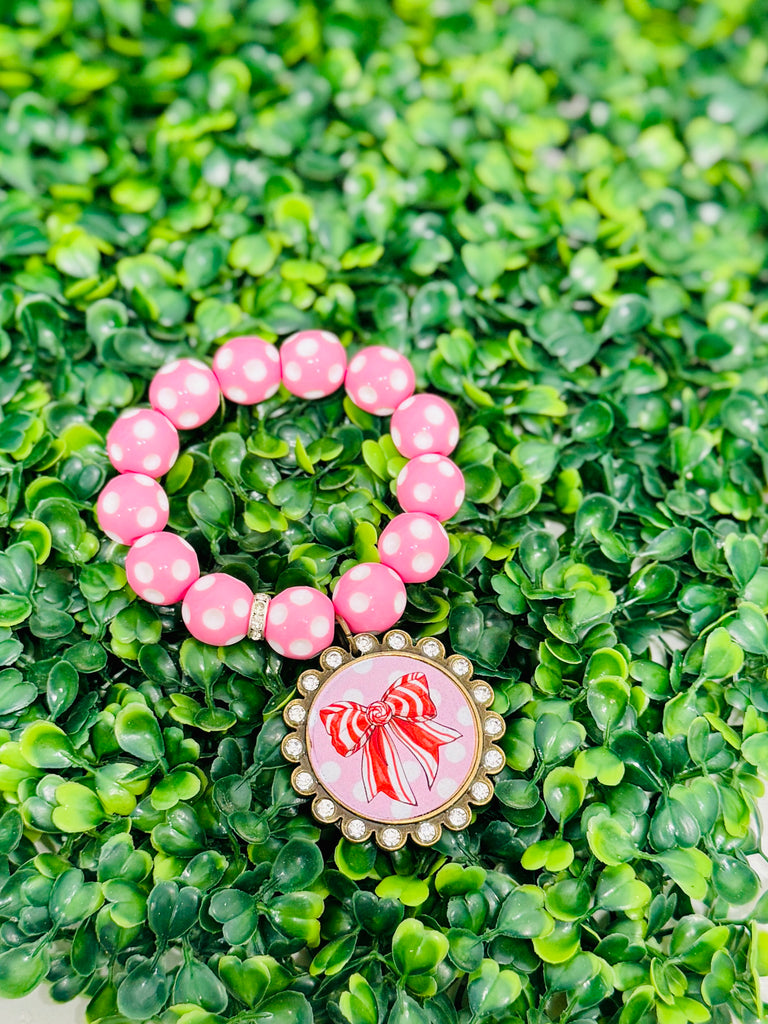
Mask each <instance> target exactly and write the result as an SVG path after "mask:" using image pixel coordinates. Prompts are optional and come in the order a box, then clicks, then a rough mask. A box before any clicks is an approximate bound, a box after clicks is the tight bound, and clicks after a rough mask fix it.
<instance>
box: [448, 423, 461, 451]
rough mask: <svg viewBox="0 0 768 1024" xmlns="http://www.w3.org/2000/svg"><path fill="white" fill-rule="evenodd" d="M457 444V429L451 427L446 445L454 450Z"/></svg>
mask: <svg viewBox="0 0 768 1024" xmlns="http://www.w3.org/2000/svg"><path fill="white" fill-rule="evenodd" d="M458 443H459V428H458V427H451V432H450V433H449V434H448V444H449V445H450V446H451V448H455V447H456V445H457V444H458Z"/></svg>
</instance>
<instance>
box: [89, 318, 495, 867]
mask: <svg viewBox="0 0 768 1024" xmlns="http://www.w3.org/2000/svg"><path fill="white" fill-rule="evenodd" d="M342 382H343V383H344V387H345V388H346V392H347V395H348V396H349V398H350V399H351V401H352V402H353V403H354V404H355V405H357V406H358V407H359V408H360V409H363V410H364V411H365V412H369V413H373V414H374V415H376V416H390V415H391V417H392V419H391V423H390V431H391V435H392V440H393V443H394V445H395V447H396V448H397V450H398V452H400V454H401V455H403V456H404V457H405V458H406V459H408V462H407V464H406V465H405V467H404V468H403V470H402V471H401V472H400V474H399V476H398V478H397V498H398V501H399V503H400V506H401V507H402V509H403V512H402V513H401V514H399V515H396V516H395V517H394V518H393V519H392V521H391V522H390V523H389V524H388V526H387V527H386V528H385V529H384V530H383V531H382V533H381V535H380V536H379V539H378V551H379V557H380V559H381V560H380V562H362V563H360V564H358V565H355V566H353V567H352V568H350V569H348V570H347V571H346V572H345V573H344V574H343V575H342V576H341V577H340V579H339V580H338V582H337V584H336V587H335V589H334V591H333V599H332V600H331V599H329V598H328V597H327V596H326V595H325V594H323V593H322V592H321V591H320V590H317V589H316V588H314V587H306V586H298V587H288V588H287V589H286V590H283V591H282V592H281V593H279V594H277V595H275V596H274V597H270V596H269V595H268V594H263V593H258V594H254V593H253V592H252V591H251V590H250V588H249V587H248V586H247V585H246V584H245V583H244V582H242V581H241V580H238V579H236V578H235V577H233V576H230V575H228V574H227V573H210V574H209V575H205V576H200V567H199V563H198V560H197V555H196V553H195V551H194V549H193V548H192V546H191V545H190V544H189V543H188V542H187V541H186V540H184V539H183V538H182V537H179V536H178V535H176V534H174V533H170V532H168V531H166V530H165V526H166V525H167V523H168V516H169V504H168V498H167V495H166V493H165V491H164V490H163V488H162V487H161V486H160V484H159V483H158V482H157V477H160V476H162V475H163V474H165V473H167V472H168V471H169V470H170V468H171V467H172V466H173V464H174V463H175V461H176V458H177V457H178V454H179V435H178V430H179V429H184V430H189V429H193V428H195V427H198V426H201V425H202V424H203V423H206V422H207V421H208V420H210V419H211V417H212V416H213V415H214V414H215V413H216V411H217V410H218V408H219V405H220V401H221V396H222V395H224V397H225V398H228V399H229V400H230V401H232V402H235V403H236V404H239V405H255V404H257V403H258V402H262V401H265V400H267V399H268V398H271V397H273V396H274V395H275V394H276V393H277V391H278V389H279V387H280V384H281V383H282V384H283V385H284V386H285V388H286V389H287V390H288V391H289V392H290V393H291V394H293V395H296V396H298V397H301V398H306V399H315V398H323V397H325V396H327V395H330V394H332V393H333V392H334V391H336V390H337V388H339V387H340V386H341V384H342ZM414 388H415V376H414V372H413V368H412V366H411V364H410V362H409V361H408V360H407V359H406V358H405V357H404V356H402V355H401V354H400V353H398V352H395V351H394V350H393V349H390V348H386V347H384V346H372V347H370V348H367V349H365V350H364V351H362V352H359V353H358V354H357V355H355V356H354V358H353V359H352V361H351V362H350V364H349V366H348V367H347V364H346V352H345V350H344V347H343V346H342V344H341V342H340V341H339V339H338V338H337V337H336V335H334V334H331V333H330V332H328V331H320V330H310V331H299V332H298V333H296V334H293V335H291V336H290V337H289V338H287V339H286V340H285V341H284V342H283V344H282V346H281V347H280V350H279V351H278V349H277V348H276V346H274V345H271V344H269V343H267V342H265V341H263V340H262V339H261V338H256V337H240V338H234V339H232V340H231V341H228V342H226V343H225V344H223V345H222V346H221V348H219V349H218V351H217V352H216V354H215V356H214V359H213V368H210V367H208V366H206V364H205V363H202V362H200V361H199V360H197V359H177V360H175V361H174V362H172V363H169V364H168V365H167V366H164V367H162V368H161V369H160V370H158V372H157V373H156V374H155V376H154V378H153V380H152V382H151V384H150V387H149V400H150V404H151V408H150V409H131V410H128V411H127V412H124V413H122V414H121V415H120V416H119V417H118V418H117V420H116V421H115V423H114V424H113V426H112V428H111V429H110V431H109V434H108V436H107V452H108V455H109V459H110V461H111V463H112V465H113V466H114V467H115V469H117V470H118V471H119V474H120V475H119V476H117V477H116V478H114V479H112V480H110V481H109V482H108V483H107V485H106V486H105V487H104V489H103V490H102V491H101V493H100V495H99V498H98V502H97V515H98V520H99V524H100V525H101V527H102V529H103V530H104V532H105V533H106V534H107V535H108V536H109V537H110V538H111V539H112V540H114V541H116V542H118V543H120V544H126V545H130V550H129V552H128V554H127V556H126V560H125V566H126V574H127V577H128V582H129V584H130V585H131V587H132V588H133V590H134V591H135V592H136V594H137V595H138V596H139V597H141V598H143V599H144V600H146V601H148V602H150V603H152V604H159V605H169V604H173V603H176V602H178V601H181V602H182V612H181V614H182V619H183V621H184V623H185V625H186V626H187V629H188V630H189V632H190V633H191V634H192V635H193V636H194V637H195V638H196V639H198V640H199V641H201V642H202V643H205V644H212V645H216V646H229V645H230V644H235V643H238V642H239V641H241V640H242V639H244V638H245V637H246V636H248V637H250V638H252V639H254V640H262V639H265V640H266V642H267V643H268V644H269V646H270V647H271V648H272V649H273V650H274V651H276V652H277V653H278V654H280V655H285V656H287V657H290V658H294V659H297V660H304V659H307V658H312V657H314V656H315V655H318V654H320V666H321V667H320V669H319V670H311V671H306V672H304V673H302V675H301V676H300V677H299V680H298V689H299V693H300V695H301V696H300V698H299V699H297V700H294V701H291V702H290V703H289V704H288V705H287V706H286V708H285V711H284V718H285V721H286V723H287V725H288V726H289V727H290V728H291V729H293V730H295V731H293V732H291V733H289V734H288V735H287V736H286V737H285V739H284V740H283V744H282V751H283V754H284V756H285V758H286V759H287V760H288V761H290V762H292V763H294V764H295V765H296V767H295V769H294V771H293V774H292V777H291V782H292V784H293V787H294V789H295V790H296V792H297V793H300V794H301V795H304V796H310V795H313V796H314V800H313V804H312V810H313V813H314V815H315V817H316V818H317V819H318V820H319V821H321V822H334V821H335V822H338V824H339V826H340V827H341V829H342V830H343V832H344V834H345V835H346V836H347V837H348V838H349V839H350V840H352V841H354V842H360V841H362V840H364V839H367V838H368V837H369V836H370V835H371V834H374V835H375V837H376V841H377V842H378V843H379V845H380V846H382V847H383V848H385V849H390V850H394V849H397V848H398V847H400V846H402V845H403V843H404V842H405V841H406V839H407V837H408V836H409V835H411V836H412V837H413V838H414V839H415V841H416V842H417V843H420V844H421V845H430V844H432V843H434V842H436V841H437V839H438V838H439V837H440V834H441V830H442V828H443V827H447V828H449V829H454V830H458V829H462V828H465V827H466V826H467V824H468V823H469V821H470V819H471V811H470V807H469V805H470V804H471V803H475V804H483V803H487V802H488V800H490V798H491V795H492V786H491V784H490V780H489V778H488V776H489V774H492V773H495V772H498V771H500V770H501V768H502V767H503V765H504V754H503V752H502V751H501V750H500V749H499V748H498V747H496V746H494V745H493V741H494V740H496V739H498V738H499V737H500V736H501V735H502V734H503V732H504V722H503V720H502V719H501V718H500V717H499V716H498V715H496V714H494V713H493V712H491V711H490V710H489V707H490V705H491V703H492V701H493V691H492V689H491V688H490V686H489V685H488V684H487V683H484V682H479V681H474V682H471V681H470V680H471V676H472V665H471V663H470V662H469V660H468V659H467V658H465V657H462V656H459V655H451V656H446V653H445V649H444V647H443V645H442V643H441V642H440V641H439V640H437V639H436V638H435V637H425V638H422V639H421V640H419V641H417V642H414V641H412V639H411V638H410V636H408V634H407V633H405V632H403V631H402V630H399V629H392V628H391V627H393V626H394V625H395V624H396V623H397V621H398V619H399V618H400V616H401V615H402V613H403V611H404V609H405V605H406V594H405V584H406V583H423V582H425V581H427V580H429V579H432V578H433V577H434V576H435V575H436V573H437V572H439V570H440V568H441V567H442V566H443V565H444V563H445V561H446V559H447V557H448V553H449V541H448V535H447V533H446V532H445V528H444V527H443V525H442V523H443V522H445V521H446V520H448V519H450V518H451V516H453V515H454V514H455V513H456V511H457V510H458V509H459V507H460V505H461V504H462V502H463V500H464V478H463V476H462V474H461V471H460V470H459V468H458V467H457V466H456V465H455V463H454V462H452V461H451V459H449V458H448V455H449V454H450V453H451V452H452V451H453V450H454V448H455V447H456V445H457V444H458V441H459V424H458V420H457V418H456V414H455V413H454V411H453V409H452V408H451V406H450V405H449V404H448V403H447V402H445V401H444V400H443V399H442V398H440V397H438V396H437V395H429V394H420V395H415V394H414ZM337 621H338V622H340V623H341V625H342V626H343V628H344V631H345V632H346V634H347V638H348V640H349V650H345V649H344V648H341V647H332V646H331V647H329V646H328V645H329V644H331V643H332V641H333V635H334V630H335V625H336V622H337ZM380 633H385V634H386V635H385V636H384V637H383V638H382V639H378V638H377V636H376V634H380ZM321 652H322V653H321ZM441 754H442V755H443V756H441ZM349 758H353V759H357V760H359V769H358V770H357V771H355V772H351V773H350V772H349V771H348V770H346V769H347V764H348V762H347V759H349Z"/></svg>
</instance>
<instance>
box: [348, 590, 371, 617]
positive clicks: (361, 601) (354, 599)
mask: <svg viewBox="0 0 768 1024" xmlns="http://www.w3.org/2000/svg"><path fill="white" fill-rule="evenodd" d="M370 603H371V599H370V597H369V596H368V594H364V593H363V592H362V590H358V591H357V592H356V593H354V594H352V596H351V597H350V599H349V607H350V608H351V609H352V611H353V612H367V611H368V606H369V605H370Z"/></svg>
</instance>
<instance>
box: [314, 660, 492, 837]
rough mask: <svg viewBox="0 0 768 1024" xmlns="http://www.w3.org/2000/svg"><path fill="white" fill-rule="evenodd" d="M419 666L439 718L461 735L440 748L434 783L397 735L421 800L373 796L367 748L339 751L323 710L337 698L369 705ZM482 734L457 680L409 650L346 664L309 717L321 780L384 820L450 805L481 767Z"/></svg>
mask: <svg viewBox="0 0 768 1024" xmlns="http://www.w3.org/2000/svg"><path fill="white" fill-rule="evenodd" d="M415 671H419V672H423V673H424V675H425V676H426V677H427V682H428V684H429V690H430V695H431V697H432V700H433V702H434V704H435V706H436V708H437V716H436V718H435V719H434V721H436V722H439V723H440V724H441V725H446V726H449V727H450V728H451V729H455V730H456V731H457V732H459V733H461V737H460V738H459V739H457V740H455V741H453V742H452V743H448V744H445V745H444V746H442V747H441V748H440V765H439V768H438V771H437V775H436V777H435V781H434V784H433V785H432V787H431V788H430V787H429V785H428V782H427V777H426V775H425V773H424V771H423V769H422V767H421V766H420V765H419V763H418V762H417V761H416V759H415V758H414V757H413V754H412V753H411V752H410V751H409V750H408V749H407V748H406V747H405V746H403V745H402V744H400V743H399V742H398V741H397V740H395V745H396V747H397V751H398V754H399V755H400V760H401V762H402V764H403V768H404V770H405V773H406V776H407V778H408V781H409V782H410V784H411V788H412V790H413V794H414V796H415V797H416V800H417V804H416V806H414V805H412V804H407V803H400V802H399V801H396V800H393V799H392V798H391V797H390V796H387V795H386V794H384V793H378V794H377V795H376V796H375V797H374V798H373V800H371V801H368V800H367V799H366V796H365V791H364V789H363V781H362V758H363V754H362V751H357V753H354V754H350V756H349V757H344V756H343V755H341V754H339V753H338V752H337V751H336V750H335V749H334V747H333V745H332V743H331V739H330V736H329V735H328V733H327V731H326V729H325V727H324V725H323V723H322V722H321V721H320V711H321V710H322V709H323V708H325V707H327V706H328V705H329V704H333V703H334V702H336V701H355V702H356V703H358V704H362V705H363V706H367V705H368V704H371V703H372V702H373V701H377V700H381V698H382V696H383V694H384V692H385V691H386V689H387V688H388V687H389V686H390V685H391V684H392V683H393V682H395V680H397V679H399V678H400V677H401V676H403V675H406V674H407V673H409V672H415ZM481 739H482V738H481V734H480V727H479V720H478V716H477V712H476V710H475V708H474V707H473V705H472V704H471V703H470V700H469V698H468V697H466V696H465V694H464V692H463V690H462V689H461V688H460V687H459V686H458V685H457V684H456V683H455V682H454V680H453V679H452V678H451V677H450V676H449V675H447V674H446V673H445V672H443V671H442V670H441V669H439V668H438V667H437V666H435V665H431V664H430V663H429V662H426V661H422V660H421V659H420V658H413V657H408V656H407V655H403V654H388V653H386V654H376V655H371V656H369V657H367V658H361V659H360V660H358V661H354V662H352V663H351V664H349V665H346V666H344V667H343V668H340V669H339V670H338V671H337V672H335V673H334V675H333V676H332V677H331V678H330V679H329V680H328V681H327V682H325V683H324V685H323V687H322V689H321V691H320V692H319V693H318V695H317V697H316V698H315V700H314V701H313V702H312V707H311V709H310V712H309V718H308V721H307V750H308V754H309V760H310V763H311V765H312V768H313V770H314V772H315V774H316V776H317V778H318V780H319V781H320V782H321V783H322V785H323V786H324V787H325V788H326V789H327V790H328V792H329V794H330V795H331V797H333V798H334V799H335V800H336V801H337V802H338V803H340V804H343V805H344V806H345V807H347V808H348V809H349V810H351V811H353V812H354V813H355V814H359V815H360V816H361V817H364V818H371V819H373V820H375V821H380V822H404V821H414V820H416V819H418V818H421V817H423V816H425V815H431V814H433V813H434V812H435V811H437V810H438V809H440V808H441V807H444V806H445V805H447V804H450V803H451V802H452V801H453V800H454V798H455V797H456V794H457V793H459V792H460V791H461V790H463V789H464V788H465V786H466V784H467V782H468V781H469V779H470V778H471V777H472V776H473V775H474V773H475V771H476V770H477V765H478V760H479V751H480V747H481Z"/></svg>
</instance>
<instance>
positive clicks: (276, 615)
mask: <svg viewBox="0 0 768 1024" xmlns="http://www.w3.org/2000/svg"><path fill="white" fill-rule="evenodd" d="M287 618H288V608H287V607H286V605H284V604H272V605H270V607H269V624H270V626H282V624H283V623H284V622H285V620H286V619H287Z"/></svg>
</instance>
